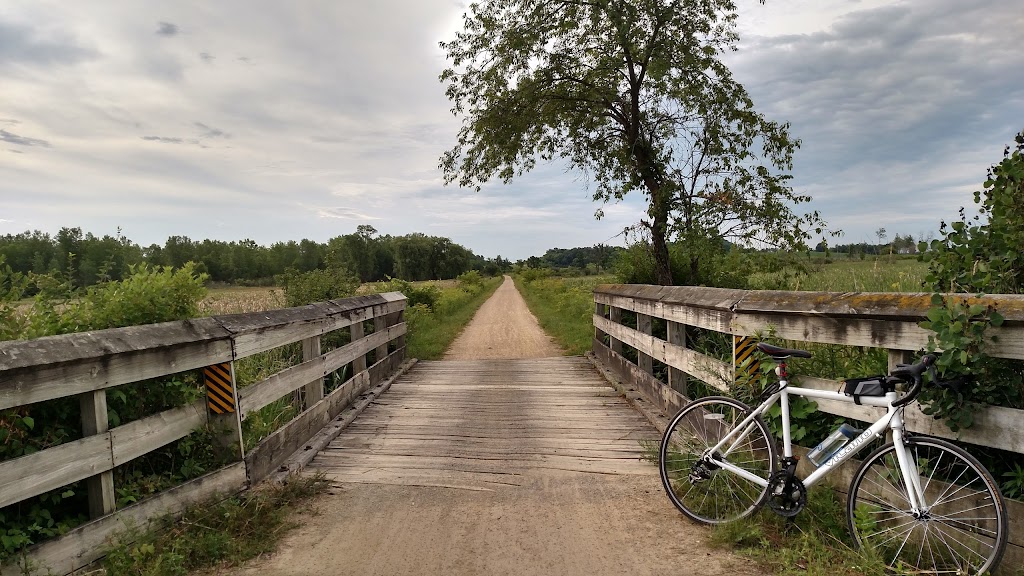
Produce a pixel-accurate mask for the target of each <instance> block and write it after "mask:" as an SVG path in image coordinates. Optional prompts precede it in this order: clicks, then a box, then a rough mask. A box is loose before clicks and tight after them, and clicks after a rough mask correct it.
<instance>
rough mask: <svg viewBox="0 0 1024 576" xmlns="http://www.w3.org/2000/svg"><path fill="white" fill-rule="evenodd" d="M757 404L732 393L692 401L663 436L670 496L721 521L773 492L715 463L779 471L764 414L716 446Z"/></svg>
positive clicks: (700, 516)
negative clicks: (745, 402)
mask: <svg viewBox="0 0 1024 576" xmlns="http://www.w3.org/2000/svg"><path fill="white" fill-rule="evenodd" d="M750 413H751V409H750V408H749V407H748V406H746V405H745V404H743V403H742V402H739V401H737V400H734V399H732V398H726V397H719V396H711V397H708V398H701V399H700V400H696V401H694V402H691V403H690V404H687V405H686V407H685V408H683V409H682V410H680V411H679V413H678V414H676V416H675V418H673V419H672V421H671V422H670V423H669V425H668V428H666V429H665V434H664V436H662V439H661V450H660V452H659V458H658V466H659V468H660V469H661V483H662V485H663V486H664V487H665V492H667V493H668V497H669V499H670V500H671V501H672V503H673V504H675V506H676V508H678V509H679V510H680V511H681V512H682V513H683V514H685V515H686V516H688V517H689V518H691V519H693V520H696V521H697V522H701V523H704V524H720V523H723V522H729V521H731V520H737V519H739V518H743V517H744V516H748V515H750V514H752V513H753V512H754V511H755V510H756V509H757V508H758V507H759V506H761V505H762V504H763V503H764V501H765V497H766V496H767V493H768V488H767V486H761V485H759V484H757V483H755V482H752V481H750V480H748V479H745V478H743V477H741V476H739V475H737V474H735V473H733V472H729V471H727V470H724V469H723V468H721V467H720V466H718V465H717V464H716V463H715V462H716V460H717V461H723V460H724V461H726V462H729V463H730V464H733V465H735V466H737V467H739V468H742V469H743V470H745V471H747V472H750V473H751V474H754V475H755V476H757V477H759V478H764V479H767V478H768V477H769V476H771V474H772V472H774V471H775V467H776V458H775V442H774V441H773V440H772V436H771V433H770V432H769V431H768V426H766V425H765V423H764V421H763V420H762V419H761V417H760V416H758V417H756V418H754V419H753V420H752V421H751V422H750V423H748V424H747V426H746V427H745V429H744V430H741V431H739V432H738V433H737V434H736V436H735V437H733V438H731V439H730V441H729V442H728V443H727V444H726V445H724V446H723V447H722V449H721V450H720V451H718V452H716V453H715V454H714V455H711V454H708V452H709V451H710V449H711V448H712V447H714V446H715V445H716V444H718V443H719V441H721V439H722V438H724V437H725V436H726V435H728V434H729V433H730V432H732V431H733V430H734V429H736V427H737V426H738V425H740V424H741V423H742V422H743V420H744V419H746V417H747V416H749V415H750Z"/></svg>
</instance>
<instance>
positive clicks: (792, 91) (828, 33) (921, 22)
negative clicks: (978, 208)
mask: <svg viewBox="0 0 1024 576" xmlns="http://www.w3.org/2000/svg"><path fill="white" fill-rule="evenodd" d="M1022 14H1024V13H1022V12H1021V11H1020V7H1019V6H1018V5H1015V4H1013V3H1007V2H1002V1H1000V0H980V1H977V2H961V1H959V0H929V1H923V0H919V1H911V2H903V3H900V4H897V5H890V6H882V7H877V8H872V9H865V10H857V11H853V12H849V13H847V14H845V15H843V16H841V17H839V18H838V19H837V20H836V21H835V22H833V24H832V25H831V26H826V27H824V28H822V29H820V30H817V31H814V32H811V33H804V34H784V35H778V36H756V35H749V36H747V37H745V38H743V39H742V41H741V47H740V50H739V51H738V52H737V53H736V54H735V55H732V56H730V65H731V66H732V68H733V70H734V72H735V74H736V76H737V78H738V79H739V80H740V81H742V82H743V83H744V85H745V86H746V87H747V88H748V90H749V91H750V92H751V94H752V96H753V99H754V102H755V105H756V106H757V107H758V109H759V110H761V111H762V112H765V113H766V115H767V116H768V117H769V118H771V119H774V120H780V121H789V122H791V123H792V129H791V132H792V134H793V135H794V136H795V137H798V138H801V139H802V140H803V145H802V148H801V150H800V151H799V152H798V153H797V155H796V163H795V169H794V172H793V174H794V176H795V180H794V183H795V184H796V186H797V188H798V189H802V190H805V191H813V194H812V196H813V197H814V199H815V202H814V207H815V208H819V209H821V210H822V212H823V214H824V215H825V216H826V219H827V220H829V221H830V222H842V223H843V227H844V228H845V229H846V230H847V231H848V232H849V234H850V235H851V236H853V237H856V238H859V236H860V235H861V234H862V233H863V232H864V231H867V230H868V228H871V227H872V226H875V227H877V224H882V225H886V224H888V223H896V224H898V223H904V225H907V224H906V220H907V217H908V216H909V217H911V219H914V220H915V222H914V225H915V226H918V227H921V228H924V229H934V228H937V223H938V220H939V219H941V218H943V217H945V218H947V219H948V218H949V217H951V216H953V215H955V205H956V204H957V203H969V201H970V200H969V197H968V196H967V195H966V194H964V193H963V191H964V187H965V185H967V184H969V183H970V182H975V183H976V184H979V183H980V182H981V180H982V179H983V178H984V169H985V167H986V166H987V164H988V163H990V162H993V161H996V160H998V154H999V151H1001V150H1002V146H1003V145H1004V144H1005V143H1007V142H1009V141H1010V140H1011V139H1012V136H1013V134H1014V133H1015V132H1016V131H1018V130H1020V129H1021V128H1024V122H1022V121H1020V120H1019V119H1020V118H1024V84H1021V82H1020V78H1022V77H1024V51H1021V50H1019V46H1018V44H1019V33H1020V32H1019V31H1020V26H1021V25H1022V23H1024V18H1022ZM1011 118H1017V119H1018V120H1017V121H1016V122H1012V121H1011V122H1008V120H1009V119H1011ZM949 166H956V168H957V169H956V170H946V168H947V167H949ZM936 176H940V177H936ZM940 198H941V199H942V200H941V201H940V200H939V199H940ZM957 198H960V200H959V201H957ZM950 204H952V206H951V205H950ZM851 214H855V215H856V217H851ZM929 223H930V224H929ZM900 229H901V230H902V228H900ZM907 231H910V230H907Z"/></svg>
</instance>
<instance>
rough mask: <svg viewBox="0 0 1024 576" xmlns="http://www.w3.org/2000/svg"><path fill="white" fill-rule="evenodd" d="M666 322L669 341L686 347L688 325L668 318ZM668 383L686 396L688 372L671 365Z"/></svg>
mask: <svg viewBox="0 0 1024 576" xmlns="http://www.w3.org/2000/svg"><path fill="white" fill-rule="evenodd" d="M666 324H667V330H668V341H669V343H670V344H675V345H677V346H682V347H683V348H686V325H685V324H681V323H679V322H673V321H671V320H666ZM668 384H669V386H670V387H671V388H672V389H673V390H675V391H676V392H679V393H680V394H682V395H683V396H686V372H683V371H682V370H680V369H679V368H676V367H674V366H669V369H668Z"/></svg>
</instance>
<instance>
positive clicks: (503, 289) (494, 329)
mask: <svg viewBox="0 0 1024 576" xmlns="http://www.w3.org/2000/svg"><path fill="white" fill-rule="evenodd" d="M561 355H562V351H561V350H560V349H559V348H558V346H557V345H555V343H554V342H553V341H552V340H551V337H550V336H548V335H547V334H546V333H544V330H543V329H541V327H540V324H538V323H537V319H536V318H535V317H534V316H533V314H532V313H530V309H529V308H527V307H526V301H525V300H523V296H522V295H521V294H520V293H519V291H518V290H516V285H515V283H514V282H512V278H510V277H508V276H505V281H504V282H503V283H502V284H501V286H500V287H499V288H498V290H497V291H495V292H494V295H493V296H491V297H490V298H489V299H488V300H487V302H484V304H483V306H481V307H480V309H479V310H477V312H476V315H474V316H473V320H472V321H470V323H469V325H468V326H466V329H465V330H463V331H462V334H460V335H459V337H458V338H456V339H455V342H452V345H451V347H449V348H448V350H447V351H446V352H445V354H444V359H445V360H489V359H492V358H546V357H550V356H561Z"/></svg>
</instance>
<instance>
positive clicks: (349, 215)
mask: <svg viewBox="0 0 1024 576" xmlns="http://www.w3.org/2000/svg"><path fill="white" fill-rule="evenodd" d="M314 210H315V211H316V214H317V216H319V217H321V218H337V219H339V220H380V218H377V217H376V216H369V215H367V214H362V213H360V212H356V211H355V210H354V209H352V208H343V207H334V208H314Z"/></svg>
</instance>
